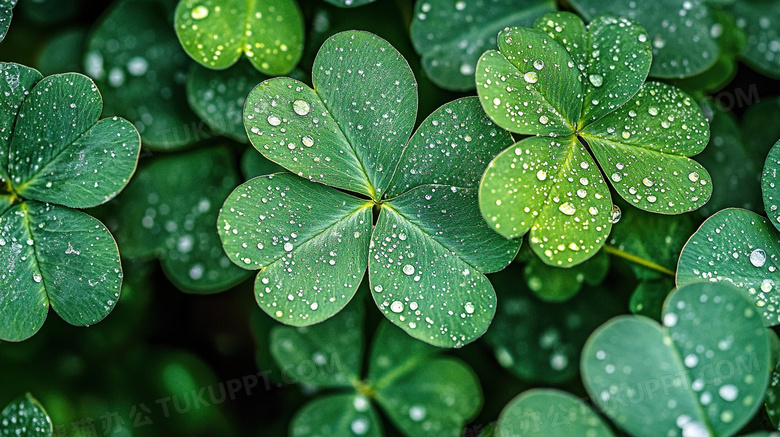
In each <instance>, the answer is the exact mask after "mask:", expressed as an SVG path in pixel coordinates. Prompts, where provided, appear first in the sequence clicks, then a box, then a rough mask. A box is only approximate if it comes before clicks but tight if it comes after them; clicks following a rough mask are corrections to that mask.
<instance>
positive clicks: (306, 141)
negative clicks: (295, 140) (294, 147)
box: [301, 135, 314, 147]
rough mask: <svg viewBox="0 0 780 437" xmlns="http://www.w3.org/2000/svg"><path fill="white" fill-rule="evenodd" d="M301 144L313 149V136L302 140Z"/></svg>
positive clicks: (307, 136)
mask: <svg viewBox="0 0 780 437" xmlns="http://www.w3.org/2000/svg"><path fill="white" fill-rule="evenodd" d="M301 143H303V145H304V146H306V147H311V146H313V145H314V138H312V137H311V135H306V136H305V137H303V138H301Z"/></svg>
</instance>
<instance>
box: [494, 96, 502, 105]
mask: <svg viewBox="0 0 780 437" xmlns="http://www.w3.org/2000/svg"><path fill="white" fill-rule="evenodd" d="M500 104H501V99H499V98H498V97H496V98H495V99H493V105H495V106H498V105H500Z"/></svg>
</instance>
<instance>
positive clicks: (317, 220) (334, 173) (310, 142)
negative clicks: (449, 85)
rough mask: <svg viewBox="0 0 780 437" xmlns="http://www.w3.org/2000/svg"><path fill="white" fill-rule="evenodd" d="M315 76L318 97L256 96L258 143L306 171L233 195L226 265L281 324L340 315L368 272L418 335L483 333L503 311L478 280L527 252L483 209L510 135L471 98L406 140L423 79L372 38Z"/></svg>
mask: <svg viewBox="0 0 780 437" xmlns="http://www.w3.org/2000/svg"><path fill="white" fill-rule="evenodd" d="M313 71H314V73H313V82H314V89H312V88H309V87H308V86H306V85H305V84H303V83H301V82H298V81H296V80H293V79H290V78H276V79H270V80H267V81H265V82H263V83H261V84H260V85H258V86H257V87H256V88H255V89H254V90H253V91H252V92H251V93H250V95H249V97H248V98H247V103H246V109H245V111H244V123H245V125H246V129H247V132H248V133H249V139H250V141H251V142H252V144H253V145H254V146H255V148H257V149H258V150H259V151H260V152H261V153H262V154H263V155H264V156H266V157H267V158H268V159H270V160H271V161H274V162H276V163H278V164H280V165H281V166H283V167H285V168H286V169H288V170H290V171H291V172H293V173H296V174H297V175H298V176H294V175H291V174H277V175H272V176H268V177H261V178H256V179H253V180H250V181H249V182H246V183H245V184H243V185H241V186H239V187H238V188H237V189H236V190H235V191H234V192H233V194H231V195H230V197H229V198H228V200H227V201H226V202H225V205H224V207H223V209H222V212H221V214H220V218H219V222H218V226H219V229H220V235H221V237H222V242H223V245H224V247H225V252H226V253H227V254H228V257H230V259H231V260H233V262H235V263H236V264H238V265H239V266H242V267H244V268H248V269H261V270H260V273H259V274H258V276H257V280H256V282H255V292H256V295H257V301H258V303H259V305H260V307H261V308H262V309H263V310H264V311H265V312H267V313H268V314H270V315H272V316H273V317H275V318H276V319H277V320H279V321H282V322H283V323H287V324H292V325H298V326H301V325H310V324H313V323H317V322H320V321H322V320H325V319H327V318H329V317H331V316H333V315H334V314H336V313H337V312H338V311H339V310H341V308H343V307H344V306H345V305H346V304H347V302H349V300H350V299H351V298H352V296H353V295H354V293H355V291H356V290H357V287H358V285H359V284H360V281H361V278H362V277H363V275H364V273H365V271H366V268H368V271H369V281H370V284H371V290H372V293H373V296H374V299H375V301H376V303H377V305H378V306H379V308H380V310H381V311H382V312H383V313H384V314H385V315H386V316H387V317H388V319H390V320H391V321H392V322H393V323H395V324H396V325H398V326H401V327H402V328H403V329H404V330H406V331H407V332H408V333H409V334H410V335H412V336H413V337H415V338H418V339H421V340H423V341H426V342H429V343H431V344H435V345H439V346H449V347H452V346H460V345H462V344H464V343H467V342H470V341H472V340H474V339H475V338H477V337H479V336H480V335H481V334H482V333H484V332H485V330H487V327H488V325H489V324H490V320H491V319H492V317H493V313H494V312H495V293H494V291H493V288H492V286H491V285H490V283H489V282H488V280H487V278H485V276H484V274H483V273H489V272H493V271H497V270H500V269H502V268H504V267H505V266H506V265H507V264H508V263H509V262H510V261H511V260H512V258H513V257H514V255H515V253H516V252H517V250H518V247H519V242H512V241H508V240H506V239H504V238H503V237H501V236H499V235H498V234H495V233H494V232H492V231H490V229H489V228H488V227H487V225H485V223H484V222H483V220H482V219H481V217H480V215H479V210H478V204H477V192H476V191H477V190H476V187H477V183H478V178H479V175H480V173H481V171H482V169H483V168H484V166H485V165H486V163H487V162H488V161H489V160H490V158H492V157H493V156H494V155H495V153H497V152H498V151H499V150H501V149H503V148H505V147H506V146H507V145H508V144H509V143H510V142H511V139H510V137H509V134H508V133H507V132H505V131H502V130H501V129H499V128H498V127H496V126H495V125H494V124H493V123H492V122H491V121H490V120H489V119H488V118H487V117H486V116H485V114H484V112H483V111H482V110H481V108H480V106H479V103H478V102H477V99H476V98H464V99H460V100H456V101H454V102H450V103H448V104H445V105H444V106H442V107H441V108H439V109H438V110H436V111H435V112H434V113H433V114H431V115H430V116H429V117H428V118H427V119H426V120H425V121H424V122H423V123H422V125H421V126H420V127H419V129H418V130H417V132H416V133H415V134H414V135H413V136H412V137H411V138H409V136H410V134H411V131H412V127H413V126H414V120H415V117H416V108H417V93H416V89H415V87H416V84H415V80H414V76H413V75H412V71H411V69H410V68H409V66H408V64H407V63H406V61H405V60H404V58H403V57H402V56H401V54H400V53H398V52H397V51H396V50H395V49H394V48H393V47H392V46H391V45H390V44H389V43H387V42H386V41H384V40H382V39H380V38H378V37H376V36H374V35H372V34H369V33H365V32H357V31H354V32H343V33H339V34H337V35H335V36H333V37H331V38H330V39H328V40H327V41H326V42H325V43H324V44H323V46H322V48H321V49H320V51H319V54H318V55H317V58H316V59H315V62H314V70H313ZM307 179H308V180H307ZM315 182H317V183H315ZM320 183H321V184H327V185H330V186H331V187H335V188H340V189H342V190H347V191H351V192H354V193H355V194H354V195H353V194H348V193H345V192H343V191H339V190H336V189H334V188H331V187H328V186H326V185H321V184H320ZM372 210H377V211H378V213H379V216H378V218H377V219H376V225H373V223H374V220H373V218H372Z"/></svg>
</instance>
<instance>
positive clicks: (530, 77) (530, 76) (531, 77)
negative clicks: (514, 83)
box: [523, 71, 539, 83]
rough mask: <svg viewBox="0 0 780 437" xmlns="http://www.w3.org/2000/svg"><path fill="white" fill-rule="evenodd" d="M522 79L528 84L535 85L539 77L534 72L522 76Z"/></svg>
mask: <svg viewBox="0 0 780 437" xmlns="http://www.w3.org/2000/svg"><path fill="white" fill-rule="evenodd" d="M523 79H525V81H526V82H528V83H536V81H538V80H539V75H538V74H536V72H535V71H529V72H528V73H526V74H524V75H523Z"/></svg>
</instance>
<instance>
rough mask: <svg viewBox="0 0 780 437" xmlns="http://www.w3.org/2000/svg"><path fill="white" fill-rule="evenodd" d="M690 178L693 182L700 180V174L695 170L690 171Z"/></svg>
mask: <svg viewBox="0 0 780 437" xmlns="http://www.w3.org/2000/svg"><path fill="white" fill-rule="evenodd" d="M688 180H689V181H691V182H696V181H698V180H699V174H698V173H696V172H695V171H692V172H690V173H688Z"/></svg>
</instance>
